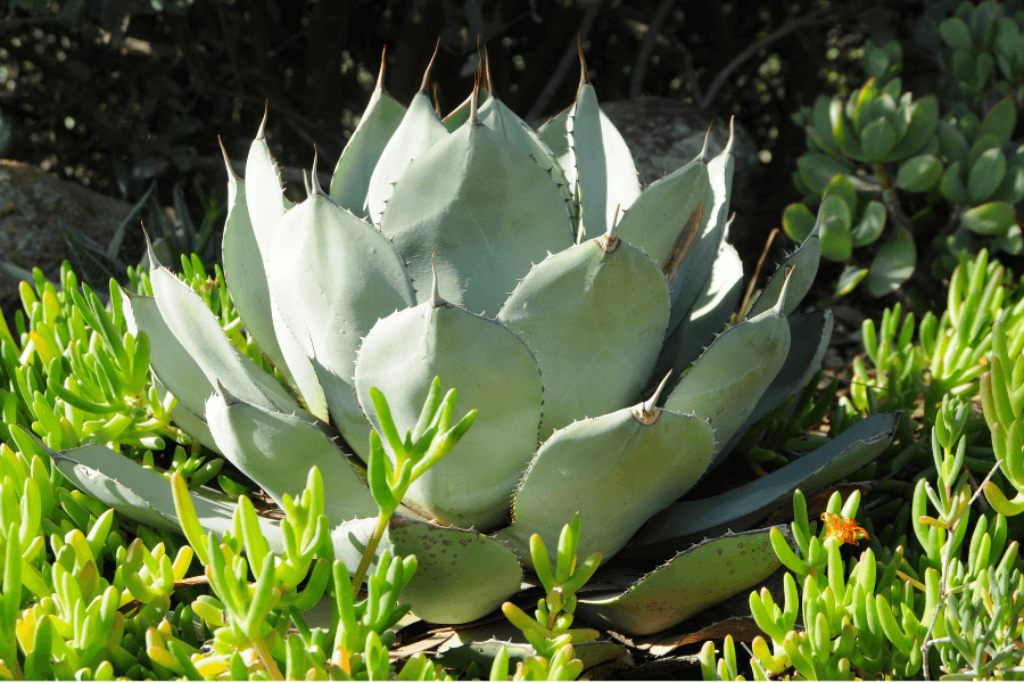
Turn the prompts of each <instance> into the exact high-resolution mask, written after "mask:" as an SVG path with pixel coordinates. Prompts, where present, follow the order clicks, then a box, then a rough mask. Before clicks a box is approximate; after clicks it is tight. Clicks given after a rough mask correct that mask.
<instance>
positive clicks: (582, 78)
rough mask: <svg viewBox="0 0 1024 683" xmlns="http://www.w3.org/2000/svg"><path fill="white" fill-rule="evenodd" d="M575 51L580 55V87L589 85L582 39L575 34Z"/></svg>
mask: <svg viewBox="0 0 1024 683" xmlns="http://www.w3.org/2000/svg"><path fill="white" fill-rule="evenodd" d="M576 49H577V50H579V53H580V86H581V87H582V86H583V85H585V84H587V83H590V74H588V73H587V60H586V59H585V58H584V57H583V37H582V36H581V35H580V34H578V33H577V34H576Z"/></svg>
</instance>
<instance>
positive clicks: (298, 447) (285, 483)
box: [206, 388, 377, 526]
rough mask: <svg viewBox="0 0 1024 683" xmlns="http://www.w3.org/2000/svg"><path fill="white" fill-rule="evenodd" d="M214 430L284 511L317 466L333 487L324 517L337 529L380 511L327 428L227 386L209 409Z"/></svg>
mask: <svg viewBox="0 0 1024 683" xmlns="http://www.w3.org/2000/svg"><path fill="white" fill-rule="evenodd" d="M206 419H207V422H208V424H209V426H210V431H211V432H212V433H213V437H214V439H215V441H216V443H217V446H218V447H220V449H221V452H222V453H224V456H225V457H226V458H227V459H228V460H230V461H231V463H232V464H233V465H235V467H237V468H238V469H239V470H241V471H242V473H243V474H245V476H247V477H249V478H250V479H252V480H253V481H255V482H256V483H258V484H259V485H260V486H261V487H262V488H263V490H264V491H266V492H267V493H268V494H269V495H270V497H271V498H273V499H274V502H275V503H277V504H278V506H279V507H283V503H282V501H283V499H284V496H285V494H288V495H290V496H291V497H292V499H293V500H297V499H298V498H299V496H300V495H301V494H302V492H303V491H304V490H305V488H306V483H307V480H308V479H309V471H310V470H311V469H312V468H313V467H317V468H319V469H320V474H321V475H322V476H323V479H324V481H325V482H327V483H328V485H329V486H330V495H328V496H326V498H325V500H324V514H326V515H327V521H328V522H330V524H331V525H332V526H334V525H337V524H340V523H342V522H346V521H348V520H351V519H355V518H359V517H368V516H370V515H373V514H375V513H376V512H377V504H376V503H375V502H374V500H373V496H371V495H370V490H369V488H367V486H366V484H365V483H364V482H363V480H362V479H361V478H360V476H359V475H358V474H357V473H356V471H355V470H354V469H353V467H352V465H351V464H350V463H349V462H348V460H347V459H346V458H345V455H344V454H343V453H342V452H341V451H340V450H339V449H338V447H337V446H336V445H335V444H334V442H333V441H332V439H331V438H330V437H328V436H327V435H326V434H325V433H324V432H323V431H322V425H317V424H311V423H310V422H308V421H307V420H304V419H302V418H298V417H294V416H292V415H285V414H283V413H278V412H272V411H268V410H265V409H263V408H259V407H257V406H254V405H250V404H248V403H245V402H243V401H240V400H238V399H236V398H234V397H233V396H231V395H230V394H228V393H227V392H226V391H225V390H223V388H222V389H221V391H220V392H219V393H218V395H216V396H211V397H210V399H209V401H207V405H206Z"/></svg>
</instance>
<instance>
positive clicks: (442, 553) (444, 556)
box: [387, 425, 523, 624]
mask: <svg viewBox="0 0 1024 683" xmlns="http://www.w3.org/2000/svg"><path fill="white" fill-rule="evenodd" d="M475 428H476V427H475V425H474V429H475ZM470 431H472V430H470ZM442 462H443V461H442ZM387 536H388V543H389V545H390V547H391V549H392V551H393V553H394V554H396V555H400V556H402V557H408V556H409V555H415V556H416V560H417V563H418V568H417V569H416V574H415V576H413V578H412V580H411V581H410V582H409V583H408V584H407V585H406V587H405V588H404V589H403V590H402V593H401V595H400V596H399V600H401V601H402V602H408V603H410V604H411V605H412V611H413V613H414V614H415V615H416V616H418V617H420V618H421V619H425V620H426V621H429V622H432V623H435V624H464V623H466V622H469V621H474V620H476V619H480V618H481V617H484V616H486V615H488V614H490V613H491V612H493V611H494V610H496V609H497V608H498V607H500V606H501V603H503V602H504V601H505V600H507V599H508V598H510V597H511V596H513V595H515V593H516V592H517V591H518V590H519V586H520V583H521V582H522V579H523V569H522V567H521V566H520V565H519V561H518V560H517V559H516V556H515V553H513V552H512V550H511V549H510V548H509V547H508V546H506V545H505V544H504V543H501V542H500V541H497V540H495V539H493V538H489V537H487V536H484V535H483V534H481V533H478V532H476V531H473V530H472V529H469V530H466V529H457V528H454V527H443V526H437V525H436V524H431V523H429V522H419V521H415V520H411V519H404V518H400V517H398V518H393V519H392V520H391V521H390V522H389V523H388V534H387Z"/></svg>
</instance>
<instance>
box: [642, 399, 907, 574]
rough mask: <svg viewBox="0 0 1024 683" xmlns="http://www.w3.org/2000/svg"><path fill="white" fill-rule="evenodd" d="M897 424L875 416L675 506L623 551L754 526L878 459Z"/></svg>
mask: <svg viewBox="0 0 1024 683" xmlns="http://www.w3.org/2000/svg"><path fill="white" fill-rule="evenodd" d="M898 423H899V414H898V413H886V414H884V415H872V416H870V417H867V418H865V419H863V420H861V421H860V422H858V423H857V424H855V425H853V426H852V427H850V428H849V429H847V430H846V431H845V432H843V433H842V434H840V435H839V436H837V437H835V438H834V439H832V441H830V442H829V443H827V444H825V445H824V446H822V447H821V448H818V449H817V450H815V451H814V452H812V453H808V454H807V455H805V456H803V457H801V458H800V459H799V460H795V461H793V462H791V463H790V464H788V465H786V466H784V467H781V468H779V469H778V470H776V471H774V472H772V473H771V474H769V475H767V476H764V477H761V478H760V479H757V480H755V481H752V482H750V483H749V484H744V485H743V486H740V487H738V488H735V489H733V490H731V491H728V492H726V493H722V494H719V495H717V496H712V497H710V498H700V499H695V500H685V501H682V502H679V503H675V504H673V505H672V506H670V507H669V508H668V509H666V510H665V511H664V512H662V513H661V514H659V515H657V516H656V517H655V518H654V519H652V520H651V523H650V524H649V525H648V526H647V527H646V528H645V529H644V530H643V532H642V533H641V534H639V535H638V536H637V537H636V539H635V540H634V541H633V543H632V544H631V545H630V546H629V547H628V548H627V549H626V550H625V551H624V553H625V554H628V555H629V556H630V557H634V556H635V557H648V558H654V559H659V558H664V557H666V556H667V555H670V554H671V553H673V552H675V551H676V550H678V549H679V548H681V547H684V546H685V545H686V543H688V542H691V541H692V540H693V539H695V538H701V537H702V536H714V535H715V534H720V533H722V532H724V531H725V530H727V529H743V528H746V527H749V526H750V525H751V524H755V523H757V522H758V521H760V520H761V519H764V517H766V516H767V515H768V514H770V513H771V512H772V511H773V510H775V509H776V508H777V507H779V506H781V505H785V504H786V503H787V502H788V501H789V500H790V499H791V498H792V495H793V491H795V490H796V489H798V488H799V489H800V490H801V491H803V492H804V493H806V494H807V495H811V494H812V493H813V492H814V491H817V490H818V489H821V488H823V487H825V486H828V485H829V484H832V483H833V482H836V481H839V480H840V479H842V478H843V477H846V476H848V475H850V474H852V473H854V472H856V471H857V470H858V469H860V468H861V467H863V466H864V465H866V464H867V463H869V462H871V461H872V460H874V459H875V458H876V457H878V456H879V455H880V454H881V453H882V452H883V451H884V450H885V449H886V448H887V447H888V446H889V444H890V443H892V439H893V436H895V434H896V425H897V424H898Z"/></svg>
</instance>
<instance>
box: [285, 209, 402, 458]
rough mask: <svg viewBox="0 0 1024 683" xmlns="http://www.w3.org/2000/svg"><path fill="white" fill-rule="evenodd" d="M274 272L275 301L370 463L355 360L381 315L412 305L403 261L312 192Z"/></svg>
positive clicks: (295, 216) (337, 419)
mask: <svg viewBox="0 0 1024 683" xmlns="http://www.w3.org/2000/svg"><path fill="white" fill-rule="evenodd" d="M269 273H270V282H269V287H270V291H271V292H272V293H273V297H274V302H275V304H276V305H277V306H278V310H279V311H280V315H281V317H282V318H283V320H284V322H285V324H286V325H287V327H288V329H289V330H291V332H292V334H294V336H295V338H296V339H299V340H302V341H301V342H300V345H301V347H302V350H303V352H304V353H305V355H306V358H308V359H309V361H310V362H311V363H312V364H313V365H312V366H313V368H314V369H315V370H316V374H317V377H318V379H319V384H320V386H322V387H323V392H324V396H325V397H326V401H327V405H328V406H329V408H330V413H331V417H332V418H333V419H334V424H335V426H337V428H338V429H339V430H340V431H341V433H342V434H343V435H344V436H345V439H346V440H347V441H348V442H349V445H350V446H351V447H352V448H353V449H355V450H356V452H357V453H358V454H359V455H361V456H364V459H365V456H366V455H367V454H368V451H367V448H368V439H369V436H370V427H369V424H368V423H367V422H366V419H365V418H364V417H363V411H362V408H361V407H360V406H359V400H358V399H357V398H356V394H355V389H354V383H353V376H354V374H355V361H356V355H357V352H358V349H359V345H360V343H361V342H362V338H363V337H364V336H365V335H366V334H367V333H368V332H369V331H370V328H371V327H373V325H374V324H375V323H376V322H377V321H378V320H379V319H380V318H383V317H385V316H387V315H390V314H391V313H393V312H394V311H396V310H400V309H404V308H408V307H409V306H412V305H414V303H415V293H414V292H413V287H412V281H411V280H410V279H409V274H408V272H407V271H406V269H405V264H404V263H403V262H402V259H401V258H400V257H399V256H398V253H397V252H396V251H395V249H394V247H393V246H392V245H391V243H390V242H389V241H388V240H387V238H386V237H384V235H382V234H381V233H380V231H378V230H377V229H376V228H374V227H373V226H371V225H369V224H368V223H366V222H365V221H363V220H360V219H359V218H357V217H355V216H354V215H352V214H351V213H349V212H348V211H346V210H345V209H343V208H341V207H340V206H338V205H337V204H335V203H334V202H333V201H331V200H330V199H329V198H328V197H326V196H324V195H322V194H314V195H313V196H311V197H310V198H309V199H307V200H306V201H304V202H303V203H301V204H299V205H298V206H296V207H295V208H294V209H292V210H291V211H289V212H288V215H287V216H285V218H284V219H283V220H282V222H281V230H280V231H279V232H278V234H277V237H276V238H275V240H274V246H273V255H272V257H271V260H270V271H269Z"/></svg>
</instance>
